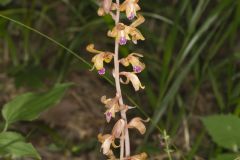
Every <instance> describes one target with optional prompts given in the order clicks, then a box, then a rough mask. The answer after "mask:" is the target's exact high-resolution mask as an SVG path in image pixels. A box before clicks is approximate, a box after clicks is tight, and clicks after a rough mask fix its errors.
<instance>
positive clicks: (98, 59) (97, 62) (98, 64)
mask: <svg viewBox="0 0 240 160" xmlns="http://www.w3.org/2000/svg"><path fill="white" fill-rule="evenodd" d="M103 61H104V54H102V53H100V54H97V55H96V56H94V57H93V58H92V62H93V63H94V67H95V68H96V69H97V70H101V69H102V68H103Z"/></svg>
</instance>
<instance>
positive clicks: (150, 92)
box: [0, 0, 240, 160]
mask: <svg viewBox="0 0 240 160" xmlns="http://www.w3.org/2000/svg"><path fill="white" fill-rule="evenodd" d="M139 3H140V5H141V6H142V11H141V14H143V15H144V16H145V18H146V23H144V25H142V26H141V27H140V30H141V32H142V33H143V35H144V36H145V38H146V40H145V41H144V42H140V43H139V44H138V45H137V46H134V45H132V44H129V45H127V46H125V47H121V48H120V51H121V56H124V55H126V54H128V53H130V52H133V51H134V52H139V53H142V54H144V62H145V63H146V66H147V68H146V70H145V71H144V72H143V74H142V75H141V76H140V79H141V81H142V82H143V84H144V85H145V86H146V89H145V90H144V91H142V92H140V93H133V92H132V91H131V88H130V87H125V86H123V88H124V93H125V96H126V97H127V98H128V100H129V103H130V104H131V105H135V106H137V108H138V109H139V110H138V111H136V112H138V113H134V112H131V114H132V115H130V116H133V115H138V114H140V113H141V114H142V115H143V116H145V117H150V118H151V123H150V124H149V126H148V130H147V134H146V135H145V138H144V141H141V144H139V143H136V144H134V145H133V147H134V148H135V149H136V150H138V151H139V150H144V151H147V152H148V153H149V154H150V155H151V157H152V159H154V158H153V157H155V159H161V157H164V155H165V151H164V148H165V147H166V144H162V143H161V135H162V136H163V133H164V132H163V131H164V130H166V131H167V133H168V134H169V136H170V142H169V143H170V144H169V145H170V148H171V149H172V150H173V152H172V153H171V154H172V157H174V159H181V160H182V159H187V160H192V159H197V158H202V159H218V160H230V159H233V158H236V155H238V154H239V149H240V143H239V141H240V138H239V131H240V129H239V123H238V122H239V116H240V81H239V79H240V38H239V37H240V30H239V28H240V1H239V0H194V1H192V0H181V1H178V0H140V2H139ZM0 5H1V7H0V74H1V75H7V77H8V78H9V79H13V82H12V83H14V86H15V88H16V89H21V88H24V89H25V90H26V91H32V92H39V91H43V90H48V88H49V87H50V86H54V85H55V84H59V83H63V82H66V81H71V80H69V78H68V77H69V75H70V74H72V73H75V74H78V73H79V72H84V71H87V70H89V68H90V64H89V63H88V62H90V56H89V55H88V53H87V52H86V51H85V47H86V45H87V44H88V43H92V42H94V43H95V44H96V45H97V46H99V47H98V48H102V50H105V49H106V50H107V49H109V50H112V49H113V40H112V39H111V38H108V37H107V36H106V33H107V30H108V29H110V28H111V27H112V26H113V21H112V20H111V17H110V16H105V17H98V16H97V14H96V11H97V9H98V3H97V1H95V0H82V1H77V0H58V1H51V0H46V1H38V0H18V1H14V0H12V1H11V0H0ZM123 20H124V17H123ZM92 74H94V72H93V73H92ZM96 77H97V75H96ZM96 80H98V81H101V82H102V83H103V84H104V85H109V88H111V85H110V84H111V82H112V78H111V76H110V74H108V75H107V76H106V77H105V79H104V78H96ZM106 82H107V83H106ZM109 82H110V83H109ZM0 83H1V81H0ZM79 83H81V82H79ZM76 86H77V85H76ZM5 88H6V87H5V86H4V85H3V84H0V95H4V94H5V92H6V91H5ZM101 94H102V95H104V94H106V93H101ZM8 100H9V101H10V99H8ZM0 103H1V106H3V105H4V104H5V103H7V101H6V100H5V99H3V100H0ZM39 103H40V102H39ZM211 115H215V116H211ZM216 117H217V118H216ZM229 119H230V120H229ZM19 120H26V119H19ZM201 120H202V121H201ZM202 122H203V123H202ZM223 122H224V123H223ZM203 124H204V125H203ZM23 125H24V124H23ZM26 125H28V124H26ZM36 125H39V128H41V129H42V130H44V132H45V133H47V134H49V135H50V136H52V137H54V138H53V139H54V140H53V142H52V145H51V147H49V148H50V150H55V151H59V150H60V151H64V152H70V153H71V154H72V155H73V156H77V155H79V154H85V153H86V152H89V151H90V150H93V151H95V152H98V151H99V146H98V145H97V143H96V141H95V140H93V139H94V138H95V137H93V139H90V140H89V141H87V142H84V143H83V144H77V143H74V142H70V143H69V144H65V143H66V142H65V141H67V140H66V139H65V140H63V141H61V138H59V137H58V136H59V135H58V133H56V132H57V131H56V130H55V129H54V128H52V127H51V126H49V125H46V126H45V124H36ZM89 127H91V126H89ZM221 127H222V130H221ZM229 127H230V128H231V129H230V131H229V132H224V131H226V130H228V128H229ZM15 129H16V128H15ZM16 130H17V129H16ZM27 134H28V133H27ZM159 135H160V138H159ZM133 136H136V137H137V135H133ZM0 138H1V137H0ZM219 139H220V140H219ZM224 142H226V143H224ZM228 142H229V143H228ZM230 142H231V143H230ZM234 142H235V143H234ZM8 143H9V142H8ZM3 144H4V143H3ZM70 144H71V145H70ZM233 144H234V145H233ZM0 145H1V139H0ZM69 145H70V146H71V147H69ZM167 146H168V145H167ZM1 148H2V145H1V146H0V149H1ZM229 157H231V158H229ZM232 157H233V158H232Z"/></svg>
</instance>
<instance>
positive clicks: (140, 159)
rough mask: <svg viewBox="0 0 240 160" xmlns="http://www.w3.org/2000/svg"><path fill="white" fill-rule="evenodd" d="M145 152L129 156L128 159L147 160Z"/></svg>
mask: <svg viewBox="0 0 240 160" xmlns="http://www.w3.org/2000/svg"><path fill="white" fill-rule="evenodd" d="M147 157H148V156H147V153H145V152H143V153H141V154H138V155H135V156H132V157H130V159H129V160H147Z"/></svg>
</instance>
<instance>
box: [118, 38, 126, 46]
mask: <svg viewBox="0 0 240 160" xmlns="http://www.w3.org/2000/svg"><path fill="white" fill-rule="evenodd" d="M119 44H120V45H121V46H122V45H125V44H127V39H126V38H125V37H121V38H120V40H119Z"/></svg>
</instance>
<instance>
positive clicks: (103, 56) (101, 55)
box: [86, 44, 114, 75]
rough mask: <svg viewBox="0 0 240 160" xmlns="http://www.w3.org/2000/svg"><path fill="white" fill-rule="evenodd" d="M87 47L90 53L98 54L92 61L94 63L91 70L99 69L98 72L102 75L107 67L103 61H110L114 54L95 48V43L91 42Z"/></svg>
mask: <svg viewBox="0 0 240 160" xmlns="http://www.w3.org/2000/svg"><path fill="white" fill-rule="evenodd" d="M86 49H87V51H88V52H90V53H95V54H97V55H95V56H94V57H93V58H92V62H93V64H94V65H93V68H92V69H91V70H93V69H94V68H96V69H97V70H98V74H100V75H103V74H105V72H106V69H105V68H104V65H103V63H104V62H106V63H110V62H111V61H112V59H113V56H114V54H113V53H111V52H103V51H99V50H96V49H95V48H94V44H89V45H88V46H87V48H86Z"/></svg>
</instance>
